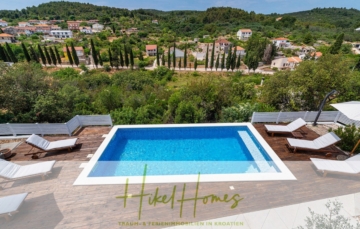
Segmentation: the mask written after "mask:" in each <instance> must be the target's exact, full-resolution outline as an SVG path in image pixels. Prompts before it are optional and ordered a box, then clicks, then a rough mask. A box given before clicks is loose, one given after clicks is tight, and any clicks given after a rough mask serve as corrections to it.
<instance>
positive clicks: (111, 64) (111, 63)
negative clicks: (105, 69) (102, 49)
mask: <svg viewBox="0 0 360 229" xmlns="http://www.w3.org/2000/svg"><path fill="white" fill-rule="evenodd" d="M108 52H109V61H110V66H111V67H114V65H113V59H112V55H111V50H110V48H109V51H108Z"/></svg>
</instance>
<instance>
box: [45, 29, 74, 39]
mask: <svg viewBox="0 0 360 229" xmlns="http://www.w3.org/2000/svg"><path fill="white" fill-rule="evenodd" d="M50 35H51V36H54V37H56V38H58V39H66V38H72V37H73V33H72V31H71V30H51V31H50Z"/></svg>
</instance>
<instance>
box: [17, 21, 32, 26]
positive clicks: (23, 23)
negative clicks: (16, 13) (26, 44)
mask: <svg viewBox="0 0 360 229" xmlns="http://www.w3.org/2000/svg"><path fill="white" fill-rule="evenodd" d="M18 25H19V27H27V26H31V25H30V23H29V22H19V23H18Z"/></svg>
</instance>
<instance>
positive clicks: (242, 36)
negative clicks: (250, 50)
mask: <svg viewBox="0 0 360 229" xmlns="http://www.w3.org/2000/svg"><path fill="white" fill-rule="evenodd" d="M251 35H252V31H251V29H240V30H239V31H238V32H237V34H236V36H237V37H238V39H239V40H247V39H249V37H251Z"/></svg>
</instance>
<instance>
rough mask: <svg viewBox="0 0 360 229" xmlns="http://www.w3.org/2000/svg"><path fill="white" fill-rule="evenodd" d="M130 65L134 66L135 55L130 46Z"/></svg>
mask: <svg viewBox="0 0 360 229" xmlns="http://www.w3.org/2000/svg"><path fill="white" fill-rule="evenodd" d="M130 66H131V69H132V68H133V67H134V55H133V51H132V48H131V47H130Z"/></svg>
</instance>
